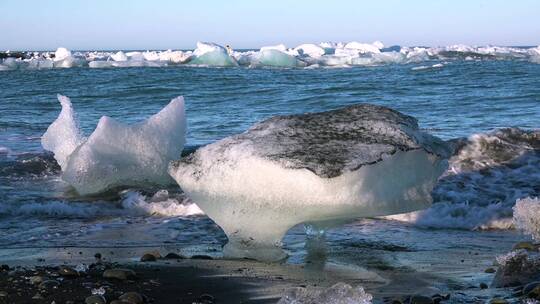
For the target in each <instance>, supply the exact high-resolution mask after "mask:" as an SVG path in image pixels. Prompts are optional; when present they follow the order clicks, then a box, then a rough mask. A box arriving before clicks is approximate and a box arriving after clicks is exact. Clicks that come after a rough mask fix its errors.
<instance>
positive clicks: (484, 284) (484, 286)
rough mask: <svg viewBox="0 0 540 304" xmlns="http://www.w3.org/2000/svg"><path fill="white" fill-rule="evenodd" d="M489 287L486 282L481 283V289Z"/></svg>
mask: <svg viewBox="0 0 540 304" xmlns="http://www.w3.org/2000/svg"><path fill="white" fill-rule="evenodd" d="M487 288H488V285H487V284H486V283H484V282H482V283H480V289H487Z"/></svg>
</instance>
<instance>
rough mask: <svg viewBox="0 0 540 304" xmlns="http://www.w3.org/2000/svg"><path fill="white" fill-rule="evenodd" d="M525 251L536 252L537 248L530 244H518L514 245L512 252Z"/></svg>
mask: <svg viewBox="0 0 540 304" xmlns="http://www.w3.org/2000/svg"><path fill="white" fill-rule="evenodd" d="M519 249H525V250H528V251H538V246H536V245H535V244H533V243H531V242H519V243H517V244H515V245H514V248H513V250H519Z"/></svg>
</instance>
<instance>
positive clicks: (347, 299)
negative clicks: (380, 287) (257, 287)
mask: <svg viewBox="0 0 540 304" xmlns="http://www.w3.org/2000/svg"><path fill="white" fill-rule="evenodd" d="M372 299H373V296H372V295H371V294H369V293H366V292H365V291H364V288H362V287H361V286H358V287H356V288H353V287H352V286H351V285H349V284H346V283H343V282H339V283H336V284H335V285H333V286H332V287H329V288H328V289H326V290H323V291H319V290H309V289H307V288H300V287H298V288H293V289H290V290H289V291H287V293H286V294H285V295H283V297H281V299H280V300H279V302H278V304H371V303H372Z"/></svg>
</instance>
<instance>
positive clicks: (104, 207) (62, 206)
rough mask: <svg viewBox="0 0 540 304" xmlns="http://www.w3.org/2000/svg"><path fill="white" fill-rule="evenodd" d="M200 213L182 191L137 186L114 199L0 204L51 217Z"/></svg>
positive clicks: (9, 211)
mask: <svg viewBox="0 0 540 304" xmlns="http://www.w3.org/2000/svg"><path fill="white" fill-rule="evenodd" d="M200 214H203V212H202V211H201V209H199V207H197V205H196V204H194V203H192V202H191V201H190V200H189V199H188V198H187V197H186V196H185V195H183V194H181V193H180V194H170V193H169V192H168V191H167V190H164V189H161V190H158V191H157V192H155V193H154V194H153V195H144V194H142V193H141V192H139V191H137V190H133V189H131V190H124V191H122V192H121V193H120V200H118V201H104V200H99V201H92V202H70V201H60V200H57V201H49V202H43V203H38V202H32V203H26V204H22V205H19V204H16V203H14V204H0V215H5V216H24V217H28V216H35V217H54V218H82V219H95V218H96V217H102V216H105V217H111V216H112V217H125V216H158V217H185V216H194V215H200Z"/></svg>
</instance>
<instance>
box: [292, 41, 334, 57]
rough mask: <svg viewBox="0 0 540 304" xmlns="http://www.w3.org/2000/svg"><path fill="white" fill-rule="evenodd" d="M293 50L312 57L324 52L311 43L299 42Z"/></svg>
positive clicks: (319, 55)
mask: <svg viewBox="0 0 540 304" xmlns="http://www.w3.org/2000/svg"><path fill="white" fill-rule="evenodd" d="M294 50H295V51H296V52H297V53H298V54H299V55H300V56H302V55H304V56H309V57H312V58H319V57H321V56H322V55H324V54H325V53H326V51H325V49H324V48H322V47H320V46H318V45H316V44H311V43H306V44H301V45H299V46H297V47H295V48H294Z"/></svg>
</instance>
